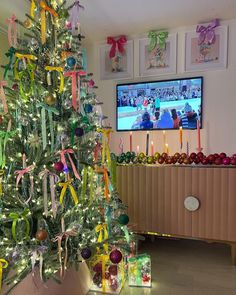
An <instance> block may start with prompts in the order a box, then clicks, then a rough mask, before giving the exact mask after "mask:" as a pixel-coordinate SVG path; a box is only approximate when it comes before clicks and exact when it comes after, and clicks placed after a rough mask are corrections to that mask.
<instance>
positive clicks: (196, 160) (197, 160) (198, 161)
mask: <svg viewBox="0 0 236 295" xmlns="http://www.w3.org/2000/svg"><path fill="white" fill-rule="evenodd" d="M200 162H201V161H200V159H199V157H198V156H196V158H195V159H194V163H195V164H199V163H200Z"/></svg>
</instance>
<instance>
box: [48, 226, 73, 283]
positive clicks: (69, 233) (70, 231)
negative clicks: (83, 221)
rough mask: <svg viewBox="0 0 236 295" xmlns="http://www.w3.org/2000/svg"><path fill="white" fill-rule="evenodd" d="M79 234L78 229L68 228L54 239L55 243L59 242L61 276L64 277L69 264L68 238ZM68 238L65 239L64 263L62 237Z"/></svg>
mask: <svg viewBox="0 0 236 295" xmlns="http://www.w3.org/2000/svg"><path fill="white" fill-rule="evenodd" d="M76 235H77V231H76V230H75V229H68V230H67V231H65V232H63V233H61V234H60V235H57V236H56V237H55V239H53V240H52V241H53V242H54V243H55V242H57V243H58V256H59V262H60V266H61V267H60V276H61V278H63V277H64V273H65V269H66V266H67V259H68V248H67V243H68V239H69V237H75V236H76ZM63 238H66V240H65V258H64V264H62V248H61V244H62V239H63Z"/></svg>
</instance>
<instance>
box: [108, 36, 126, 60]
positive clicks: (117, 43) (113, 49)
mask: <svg viewBox="0 0 236 295" xmlns="http://www.w3.org/2000/svg"><path fill="white" fill-rule="evenodd" d="M126 43H127V39H126V37H125V36H120V38H119V39H118V40H116V39H115V38H114V37H107V44H109V45H111V49H110V53H109V57H110V58H113V57H115V55H116V47H117V49H118V51H119V52H120V53H121V54H124V52H125V49H124V45H125V44H126Z"/></svg>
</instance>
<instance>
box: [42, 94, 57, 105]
mask: <svg viewBox="0 0 236 295" xmlns="http://www.w3.org/2000/svg"><path fill="white" fill-rule="evenodd" d="M44 102H45V103H46V104H48V105H49V106H52V105H54V104H56V102H57V99H56V97H55V96H54V95H52V94H49V95H47V96H46V97H45V98H44Z"/></svg>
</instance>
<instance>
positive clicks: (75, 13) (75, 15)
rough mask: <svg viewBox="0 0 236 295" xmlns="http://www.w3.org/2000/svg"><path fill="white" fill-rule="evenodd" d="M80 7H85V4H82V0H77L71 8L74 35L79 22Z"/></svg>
mask: <svg viewBox="0 0 236 295" xmlns="http://www.w3.org/2000/svg"><path fill="white" fill-rule="evenodd" d="M80 8H82V9H84V6H82V5H80V1H75V2H74V4H73V5H72V7H71V9H70V19H69V21H70V23H71V28H72V35H76V25H77V24H78V22H79V11H80Z"/></svg>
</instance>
